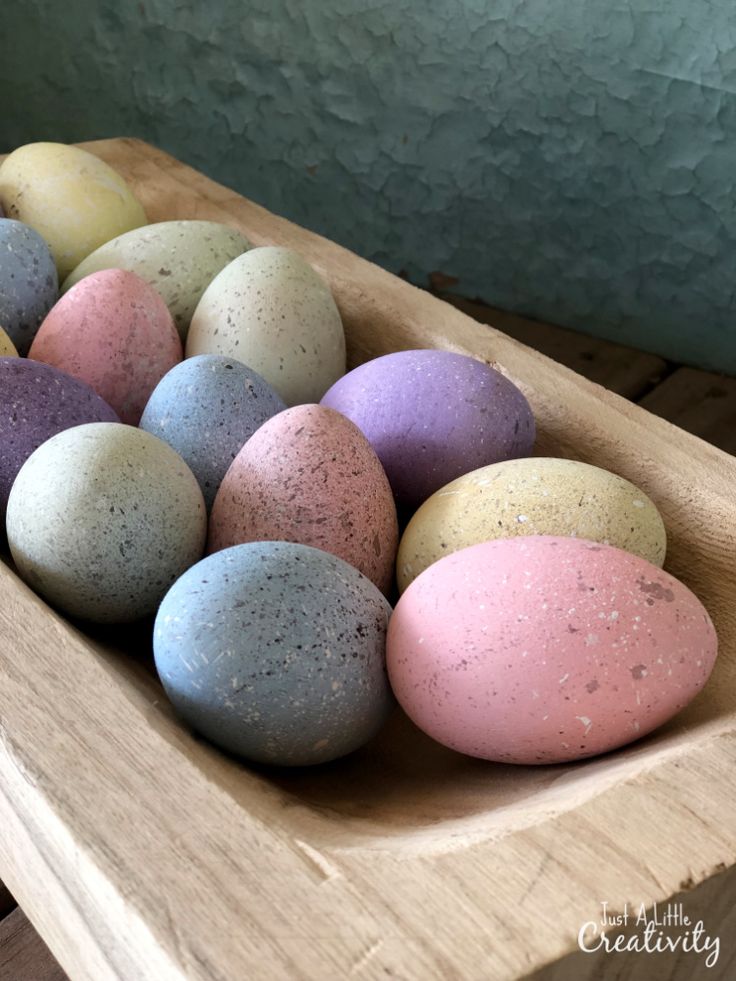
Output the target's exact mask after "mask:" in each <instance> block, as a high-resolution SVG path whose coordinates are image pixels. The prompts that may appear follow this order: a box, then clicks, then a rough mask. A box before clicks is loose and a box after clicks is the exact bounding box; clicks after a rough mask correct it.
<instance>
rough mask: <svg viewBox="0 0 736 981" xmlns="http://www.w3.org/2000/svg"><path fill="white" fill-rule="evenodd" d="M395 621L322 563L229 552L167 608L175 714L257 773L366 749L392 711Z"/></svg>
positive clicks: (265, 549) (284, 550)
mask: <svg viewBox="0 0 736 981" xmlns="http://www.w3.org/2000/svg"><path fill="white" fill-rule="evenodd" d="M390 615H391V607H390V606H389V604H388V602H387V601H386V599H385V598H384V596H383V594H382V593H381V592H380V591H379V590H378V588H377V587H376V586H374V585H373V583H372V582H371V581H370V580H369V579H367V578H366V577H365V576H364V575H363V574H362V573H360V572H358V570H357V569H354V568H353V566H351V565H348V564H347V562H343V560H342V559H338V558H337V557H336V556H334V555H330V554H329V553H328V552H323V551H321V550H320V549H317V548H311V547H310V546H308V545H297V544H293V543H291V542H250V543H248V544H245V545H236V546H234V547H233V548H228V549H224V550H223V551H222V552H216V553H215V554H214V555H210V556H208V557H207V558H205V559H203V560H202V561H201V562H198V563H197V565H194V566H192V568H191V569H189V570H187V572H185V573H184V575H183V576H182V577H181V578H180V579H178V580H177V582H175V583H174V585H173V586H172V587H171V589H170V590H169V592H168V593H167V594H166V596H165V597H164V600H163V602H162V603H161V606H160V608H159V611H158V614H157V616H156V624H155V629H154V654H155V659H156V668H157V670H158V673H159V676H160V678H161V681H162V682H163V685H164V688H165V690H166V693H167V695H168V696H169V698H170V699H171V701H172V703H173V704H174V707H175V709H176V710H177V712H178V713H179V715H180V716H181V717H182V718H183V719H184V720H185V721H186V722H188V723H189V724H190V725H191V726H192V727H193V728H194V729H196V730H197V731H199V732H200V733H202V735H204V736H206V737H207V738H208V739H210V740H211V741H212V742H214V743H216V744H217V745H219V746H221V747H222V748H224V749H226V750H228V751H230V752H232V753H236V754H237V755H239V756H244V757H246V758H247V759H250V760H255V761H258V762H261V763H272V764H277V765H282V766H305V765H310V764H314V763H324V762H326V761H327V760H333V759H336V758H337V757H340V756H344V755H345V754H347V753H350V752H352V751H353V750H354V749H357V748H358V747H359V746H362V745H363V744H364V743H366V742H367V741H368V740H369V739H371V738H372V736H374V735H375V734H376V733H377V732H378V730H379V729H380V728H381V726H382V725H383V723H384V721H385V720H386V718H387V717H388V715H389V713H390V711H391V709H392V707H393V705H394V699H393V695H392V693H391V689H390V688H389V684H388V679H387V675H386V666H385V643H386V629H387V626H388V620H389V616H390Z"/></svg>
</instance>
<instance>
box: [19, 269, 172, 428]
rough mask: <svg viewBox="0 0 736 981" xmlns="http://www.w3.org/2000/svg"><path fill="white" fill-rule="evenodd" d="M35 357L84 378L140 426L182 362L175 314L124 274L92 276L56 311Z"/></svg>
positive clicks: (40, 335)
mask: <svg viewBox="0 0 736 981" xmlns="http://www.w3.org/2000/svg"><path fill="white" fill-rule="evenodd" d="M28 357H29V358H32V359H33V360H35V361H44V362H45V363H46V364H50V365H53V366H54V367H55V368H60V369H61V370H62V371H65V372H67V374H69V375H73V376H74V377H75V378H79V379H81V380H82V381H85V382H87V384H88V385H89V386H90V387H91V388H93V389H94V390H95V392H97V394H98V395H100V396H102V398H103V399H104V400H105V401H106V402H107V403H108V404H109V405H111V406H112V407H113V409H115V411H116V412H117V414H118V415H119V416H120V419H121V421H122V422H125V423H128V424H129V425H132V426H137V425H138V421H139V420H140V417H141V415H142V413H143V409H144V408H145V405H146V402H147V401H148V398H149V396H150V394H151V392H152V391H153V390H154V388H155V387H156V385H157V384H158V382H159V381H160V380H161V378H163V376H164V375H165V374H166V372H167V371H169V369H170V368H173V367H174V365H175V364H178V363H179V362H180V361H181V360H182V346H181V341H180V339H179V335H178V333H177V330H176V327H175V326H174V321H173V320H172V317H171V314H170V313H169V310H168V308H167V306H166V304H165V303H164V301H163V300H162V299H161V297H160V296H159V294H158V293H157V292H156V290H154V289H153V287H151V286H149V285H148V283H146V282H145V281H144V280H143V279H141V277H140V276H137V275H136V274H135V273H132V272H126V271H125V270H122V269H105V270H103V271H102V272H96V273H92V275H90V276H87V277H85V278H84V279H83V280H81V281H80V282H79V283H77V285H76V286H73V287H72V288H71V289H70V290H69V292H68V293H66V294H65V295H64V296H63V297H62V298H61V299H60V300H59V302H58V303H57V304H56V305H55V306H54V307H52V309H51V310H50V311H49V313H48V314H47V316H46V319H45V320H44V322H43V323H42V324H41V327H40V329H39V331H38V333H37V334H36V337H35V338H34V341H33V344H32V345H31V349H30V351H29V353H28Z"/></svg>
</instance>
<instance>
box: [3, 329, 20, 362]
mask: <svg viewBox="0 0 736 981" xmlns="http://www.w3.org/2000/svg"><path fill="white" fill-rule="evenodd" d="M17 357H18V352H17V351H16V350H15V344H13V342H12V341H11V340H10V338H9V337H8V335H7V334H6V333H5V331H4V330H3V329H2V327H0V358H17Z"/></svg>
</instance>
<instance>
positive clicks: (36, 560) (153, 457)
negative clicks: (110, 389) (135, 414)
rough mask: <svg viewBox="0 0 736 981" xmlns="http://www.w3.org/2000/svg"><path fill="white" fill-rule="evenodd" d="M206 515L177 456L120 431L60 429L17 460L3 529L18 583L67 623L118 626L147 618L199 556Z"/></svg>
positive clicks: (108, 427) (136, 432)
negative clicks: (63, 616) (71, 618)
mask: <svg viewBox="0 0 736 981" xmlns="http://www.w3.org/2000/svg"><path fill="white" fill-rule="evenodd" d="M206 528H207V517H206V512H205V506H204V500H203V498H202V492H201V491H200V489H199V484H198V483H197V480H196V478H195V476H194V474H193V473H192V472H191V470H190V469H189V467H187V465H186V463H184V461H183V460H182V458H181V457H180V456H179V455H178V454H177V453H175V452H174V450H172V449H171V447H170V446H168V445H167V444H166V443H164V442H162V441H161V440H160V439H157V438H156V437H155V436H152V435H151V434H150V433H146V432H143V431H142V430H140V429H134V428H133V427H132V426H124V425H121V424H120V423H89V424H87V425H83V426H76V427H75V428H74V429H67V430H65V431H64V432H61V433H59V434H58V435H56V436H53V437H52V438H51V439H50V440H48V441H47V442H45V443H44V444H43V445H42V446H39V448H38V449H37V450H35V452H34V453H32V454H31V456H30V457H29V458H28V459H27V460H26V462H25V463H24V464H23V466H22V467H21V470H20V472H19V474H18V476H17V478H16V480H15V483H14V484H13V488H12V490H11V492H10V498H9V500H8V512H7V531H8V542H9V544H10V550H11V553H12V555H13V559H14V560H15V563H16V565H17V567H18V571H19V573H20V575H21V576H22V577H23V579H25V581H26V582H27V583H28V584H29V585H30V586H31V587H32V588H33V589H35V590H36V592H38V593H40V594H41V596H43V597H45V598H46V599H47V600H49V602H51V603H53V604H54V605H55V606H57V607H59V608H60V609H61V610H63V611H64V612H66V613H69V614H71V615H72V616H77V617H81V618H82V619H85V620H91V621H95V622H99V623H124V622H128V621H132V620H137V619H139V618H141V617H144V616H147V615H149V614H151V613H154V612H155V610H156V608H157V607H158V604H159V603H160V601H161V599H162V598H163V596H164V595H165V593H166V591H167V590H168V589H169V587H170V586H171V584H172V583H173V582H174V580H175V579H177V578H178V577H179V576H180V575H181V574H182V573H183V572H184V571H185V570H186V569H188V568H189V567H190V566H191V565H193V564H194V563H195V562H196V561H197V560H198V559H199V558H200V557H201V555H202V552H203V550H204V544H205V536H206Z"/></svg>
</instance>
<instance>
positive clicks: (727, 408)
mask: <svg viewBox="0 0 736 981" xmlns="http://www.w3.org/2000/svg"><path fill="white" fill-rule="evenodd" d="M641 405H643V406H644V408H646V409H648V410H649V412H654V413H655V414H656V415H658V416H662V418H663V419H669V421H670V422H673V423H674V424H675V425H676V426H680V427H681V428H682V429H685V430H687V432H689V433H693V434H694V435H695V436H700V437H701V438H702V439H705V440H707V441H708V442H709V443H713V445H714V446H718V447H719V448H720V449H722V450H725V451H726V452H727V453H733V454H736V378H728V377H726V376H725V375H716V374H713V373H711V372H708V371H697V370H696V369H695V368H678V370H677V371H675V373H674V374H672V375H670V377H669V378H667V379H666V380H665V381H663V382H662V384H661V385H658V386H657V387H656V388H655V389H654V390H653V391H651V392H649V394H648V395H646V396H645V397H644V398H643V399H642V400H641Z"/></svg>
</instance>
